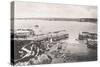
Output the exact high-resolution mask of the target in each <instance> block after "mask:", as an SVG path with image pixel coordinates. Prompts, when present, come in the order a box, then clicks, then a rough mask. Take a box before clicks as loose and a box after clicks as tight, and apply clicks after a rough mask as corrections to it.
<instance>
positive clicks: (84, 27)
mask: <svg viewBox="0 0 100 67" xmlns="http://www.w3.org/2000/svg"><path fill="white" fill-rule="evenodd" d="M35 25H39V30H40V33H48V32H54V31H59V30H66V31H67V33H69V38H70V39H75V38H77V37H78V34H79V33H81V32H84V31H85V32H94V33H96V32H97V24H96V23H90V22H75V21H42V20H15V29H23V28H25V29H27V28H28V29H33V30H35V28H34V26H35ZM35 31H36V30H35Z"/></svg>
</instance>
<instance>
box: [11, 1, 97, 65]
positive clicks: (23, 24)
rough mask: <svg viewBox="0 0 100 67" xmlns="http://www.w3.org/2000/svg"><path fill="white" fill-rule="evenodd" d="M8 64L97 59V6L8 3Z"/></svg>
mask: <svg viewBox="0 0 100 67" xmlns="http://www.w3.org/2000/svg"><path fill="white" fill-rule="evenodd" d="M11 12H12V13H11V50H13V51H11V64H12V65H16V66H21V65H38V64H56V63H72V62H86V61H97V48H98V47H97V43H98V42H97V36H98V35H97V25H98V23H97V6H91V5H74V4H55V3H36V2H23V1H14V2H12V3H11Z"/></svg>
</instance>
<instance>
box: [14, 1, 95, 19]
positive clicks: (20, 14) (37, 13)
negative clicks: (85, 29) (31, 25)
mask: <svg viewBox="0 0 100 67" xmlns="http://www.w3.org/2000/svg"><path fill="white" fill-rule="evenodd" d="M34 17H35V18H38V17H39V18H41V17H42V18H47V17H49V18H53V17H54V18H97V7H96V6H86V5H67V4H50V3H33V2H19V1H16V2H15V18H34Z"/></svg>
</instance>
